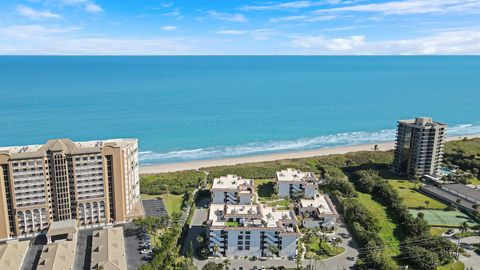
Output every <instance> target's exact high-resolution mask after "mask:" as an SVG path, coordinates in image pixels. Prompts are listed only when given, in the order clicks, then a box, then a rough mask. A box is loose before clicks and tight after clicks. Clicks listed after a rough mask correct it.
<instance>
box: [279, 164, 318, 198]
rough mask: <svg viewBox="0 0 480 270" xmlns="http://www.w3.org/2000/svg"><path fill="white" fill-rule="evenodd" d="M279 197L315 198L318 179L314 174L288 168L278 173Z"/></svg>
mask: <svg viewBox="0 0 480 270" xmlns="http://www.w3.org/2000/svg"><path fill="white" fill-rule="evenodd" d="M276 181H277V188H278V196H280V197H286V198H293V197H296V196H299V197H304V198H313V197H315V194H316V190H317V186H318V179H317V177H316V176H315V174H314V173H311V172H302V171H300V170H296V169H291V168H288V169H286V170H282V171H278V172H277V173H276Z"/></svg>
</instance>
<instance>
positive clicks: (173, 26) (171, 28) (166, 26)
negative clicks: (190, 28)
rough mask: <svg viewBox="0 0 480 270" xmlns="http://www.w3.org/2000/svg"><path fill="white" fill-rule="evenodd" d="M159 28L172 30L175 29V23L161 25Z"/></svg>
mask: <svg viewBox="0 0 480 270" xmlns="http://www.w3.org/2000/svg"><path fill="white" fill-rule="evenodd" d="M161 29H162V30H163V31H173V30H175V29H177V27H176V26H175V25H165V26H162V27H161Z"/></svg>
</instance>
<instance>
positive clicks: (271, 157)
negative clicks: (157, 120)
mask: <svg viewBox="0 0 480 270" xmlns="http://www.w3.org/2000/svg"><path fill="white" fill-rule="evenodd" d="M463 138H467V139H473V138H480V134H471V135H466V136H453V137H447V138H446V139H445V142H449V141H457V140H461V139H463ZM375 145H377V146H378V151H388V150H393V149H394V147H395V141H388V142H380V143H371V144H359V145H350V146H338V147H329V148H318V149H311V150H300V151H294V152H283V153H271V154H259V155H253V156H244V157H230V158H221V159H207V160H194V161H185V162H176V163H164V164H157V165H147V166H140V168H139V173H140V174H141V175H142V174H155V173H166V172H178V171H185V170H198V169H200V168H204V167H213V166H228V165H237V164H244V163H255V162H267V161H276V160H283V159H296V158H309V157H316V156H327V155H334V154H346V153H351V152H359V151H373V147H374V146H375Z"/></svg>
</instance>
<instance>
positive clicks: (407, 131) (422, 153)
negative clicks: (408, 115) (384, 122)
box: [392, 117, 447, 177]
mask: <svg viewBox="0 0 480 270" xmlns="http://www.w3.org/2000/svg"><path fill="white" fill-rule="evenodd" d="M446 131H447V125H446V124H443V123H439V122H434V121H432V118H428V117H418V118H416V119H414V120H401V121H398V126H397V140H396V146H395V158H394V162H393V168H392V169H393V171H394V172H395V173H398V174H401V175H406V176H409V177H417V176H423V175H431V176H436V175H437V174H438V172H439V170H440V168H441V163H442V161H443V151H444V149H443V147H444V141H445V136H446Z"/></svg>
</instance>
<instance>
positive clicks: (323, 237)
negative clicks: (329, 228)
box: [318, 233, 328, 247]
mask: <svg viewBox="0 0 480 270" xmlns="http://www.w3.org/2000/svg"><path fill="white" fill-rule="evenodd" d="M327 240H328V237H327V236H326V235H325V234H323V233H322V234H320V236H318V242H319V243H318V244H319V245H320V247H322V242H327Z"/></svg>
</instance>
